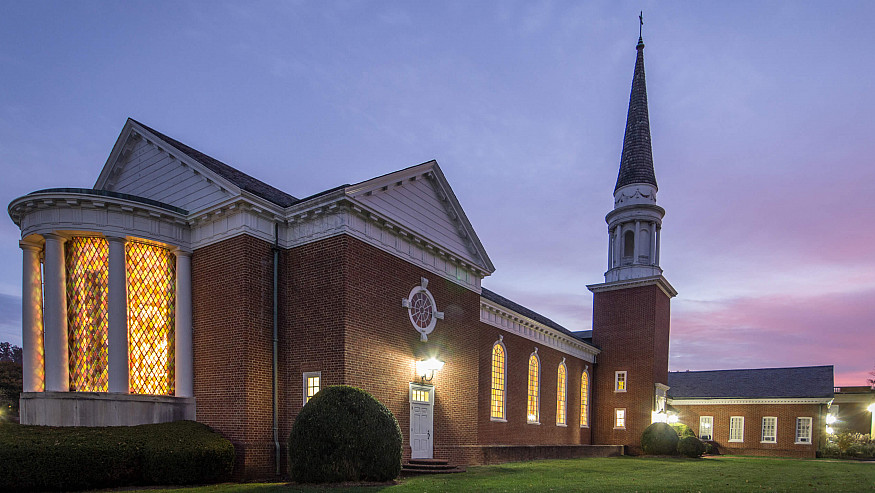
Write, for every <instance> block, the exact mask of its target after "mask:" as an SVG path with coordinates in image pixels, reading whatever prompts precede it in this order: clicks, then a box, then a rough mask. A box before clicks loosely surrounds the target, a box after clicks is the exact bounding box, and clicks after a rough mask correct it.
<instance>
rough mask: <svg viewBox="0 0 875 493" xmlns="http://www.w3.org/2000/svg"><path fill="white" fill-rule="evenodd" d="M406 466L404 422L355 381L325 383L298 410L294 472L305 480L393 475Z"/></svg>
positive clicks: (293, 444)
mask: <svg viewBox="0 0 875 493" xmlns="http://www.w3.org/2000/svg"><path fill="white" fill-rule="evenodd" d="M400 472H401V427H400V426H398V421H397V420H396V419H395V416H393V415H392V412H391V411H389V410H388V409H387V408H386V406H384V405H383V404H381V403H380V402H379V401H378V400H377V399H374V397H373V396H372V395H371V394H369V393H367V392H365V391H364V390H362V389H359V388H356V387H349V386H346V385H338V386H333V387H326V388H324V389H322V390H321V391H319V393H317V394H316V395H315V396H313V397H312V398H311V399H310V401H309V402H308V403H307V405H305V406H304V408H303V409H301V412H300V413H298V417H297V418H296V419H295V424H294V425H293V426H292V433H291V435H290V436H289V474H290V475H291V477H292V479H293V480H295V481H298V482H300V483H337V482H341V481H388V480H390V479H394V478H396V477H398V474H399V473H400Z"/></svg>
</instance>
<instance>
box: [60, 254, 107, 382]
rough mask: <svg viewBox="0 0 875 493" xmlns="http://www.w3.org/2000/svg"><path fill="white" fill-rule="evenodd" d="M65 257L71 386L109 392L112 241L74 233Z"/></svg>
mask: <svg viewBox="0 0 875 493" xmlns="http://www.w3.org/2000/svg"><path fill="white" fill-rule="evenodd" d="M65 260H66V271H67V272H66V274H67V330H68V345H69V363H70V390H74V391H81V392H106V391H107V389H108V385H109V375H108V371H107V330H108V328H109V325H108V320H107V314H108V311H109V298H108V296H109V294H108V292H109V289H108V288H109V284H108V272H109V244H108V243H107V241H106V239H104V238H88V237H73V238H71V239H70V241H68V242H67V251H66V259H65Z"/></svg>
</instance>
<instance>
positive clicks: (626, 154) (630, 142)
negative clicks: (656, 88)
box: [614, 38, 656, 192]
mask: <svg viewBox="0 0 875 493" xmlns="http://www.w3.org/2000/svg"><path fill="white" fill-rule="evenodd" d="M637 49H638V57H637V59H636V61H635V75H634V76H633V77H632V93H631V94H630V95H629V113H628V114H627V115H626V134H625V136H624V137H623V155H622V157H621V158H620V173H619V174H618V175H617V186H615V187H614V191H615V192H616V191H617V190H618V189H620V187H624V186H626V185H632V184H634V183H647V184H650V185H653V186H654V187H656V174H655V173H654V171H653V150H652V148H651V145H650V116H649V115H648V113H647V84H646V83H645V80H644V42H643V41H642V40H641V38H638V46H637Z"/></svg>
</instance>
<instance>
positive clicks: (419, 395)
mask: <svg viewBox="0 0 875 493" xmlns="http://www.w3.org/2000/svg"><path fill="white" fill-rule="evenodd" d="M430 397H431V392H430V391H429V390H425V389H413V394H412V395H411V398H412V399H413V400H414V401H416V402H429V401H430V400H431V399H430Z"/></svg>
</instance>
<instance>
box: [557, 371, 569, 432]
mask: <svg viewBox="0 0 875 493" xmlns="http://www.w3.org/2000/svg"><path fill="white" fill-rule="evenodd" d="M556 372H557V375H556V424H557V425H560V426H565V425H566V424H567V414H568V413H567V405H566V404H567V397H568V386H567V384H568V381H567V380H568V379H567V378H566V375H567V371H566V369H565V358H562V362H561V363H559V369H558V370H557V371H556Z"/></svg>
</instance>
